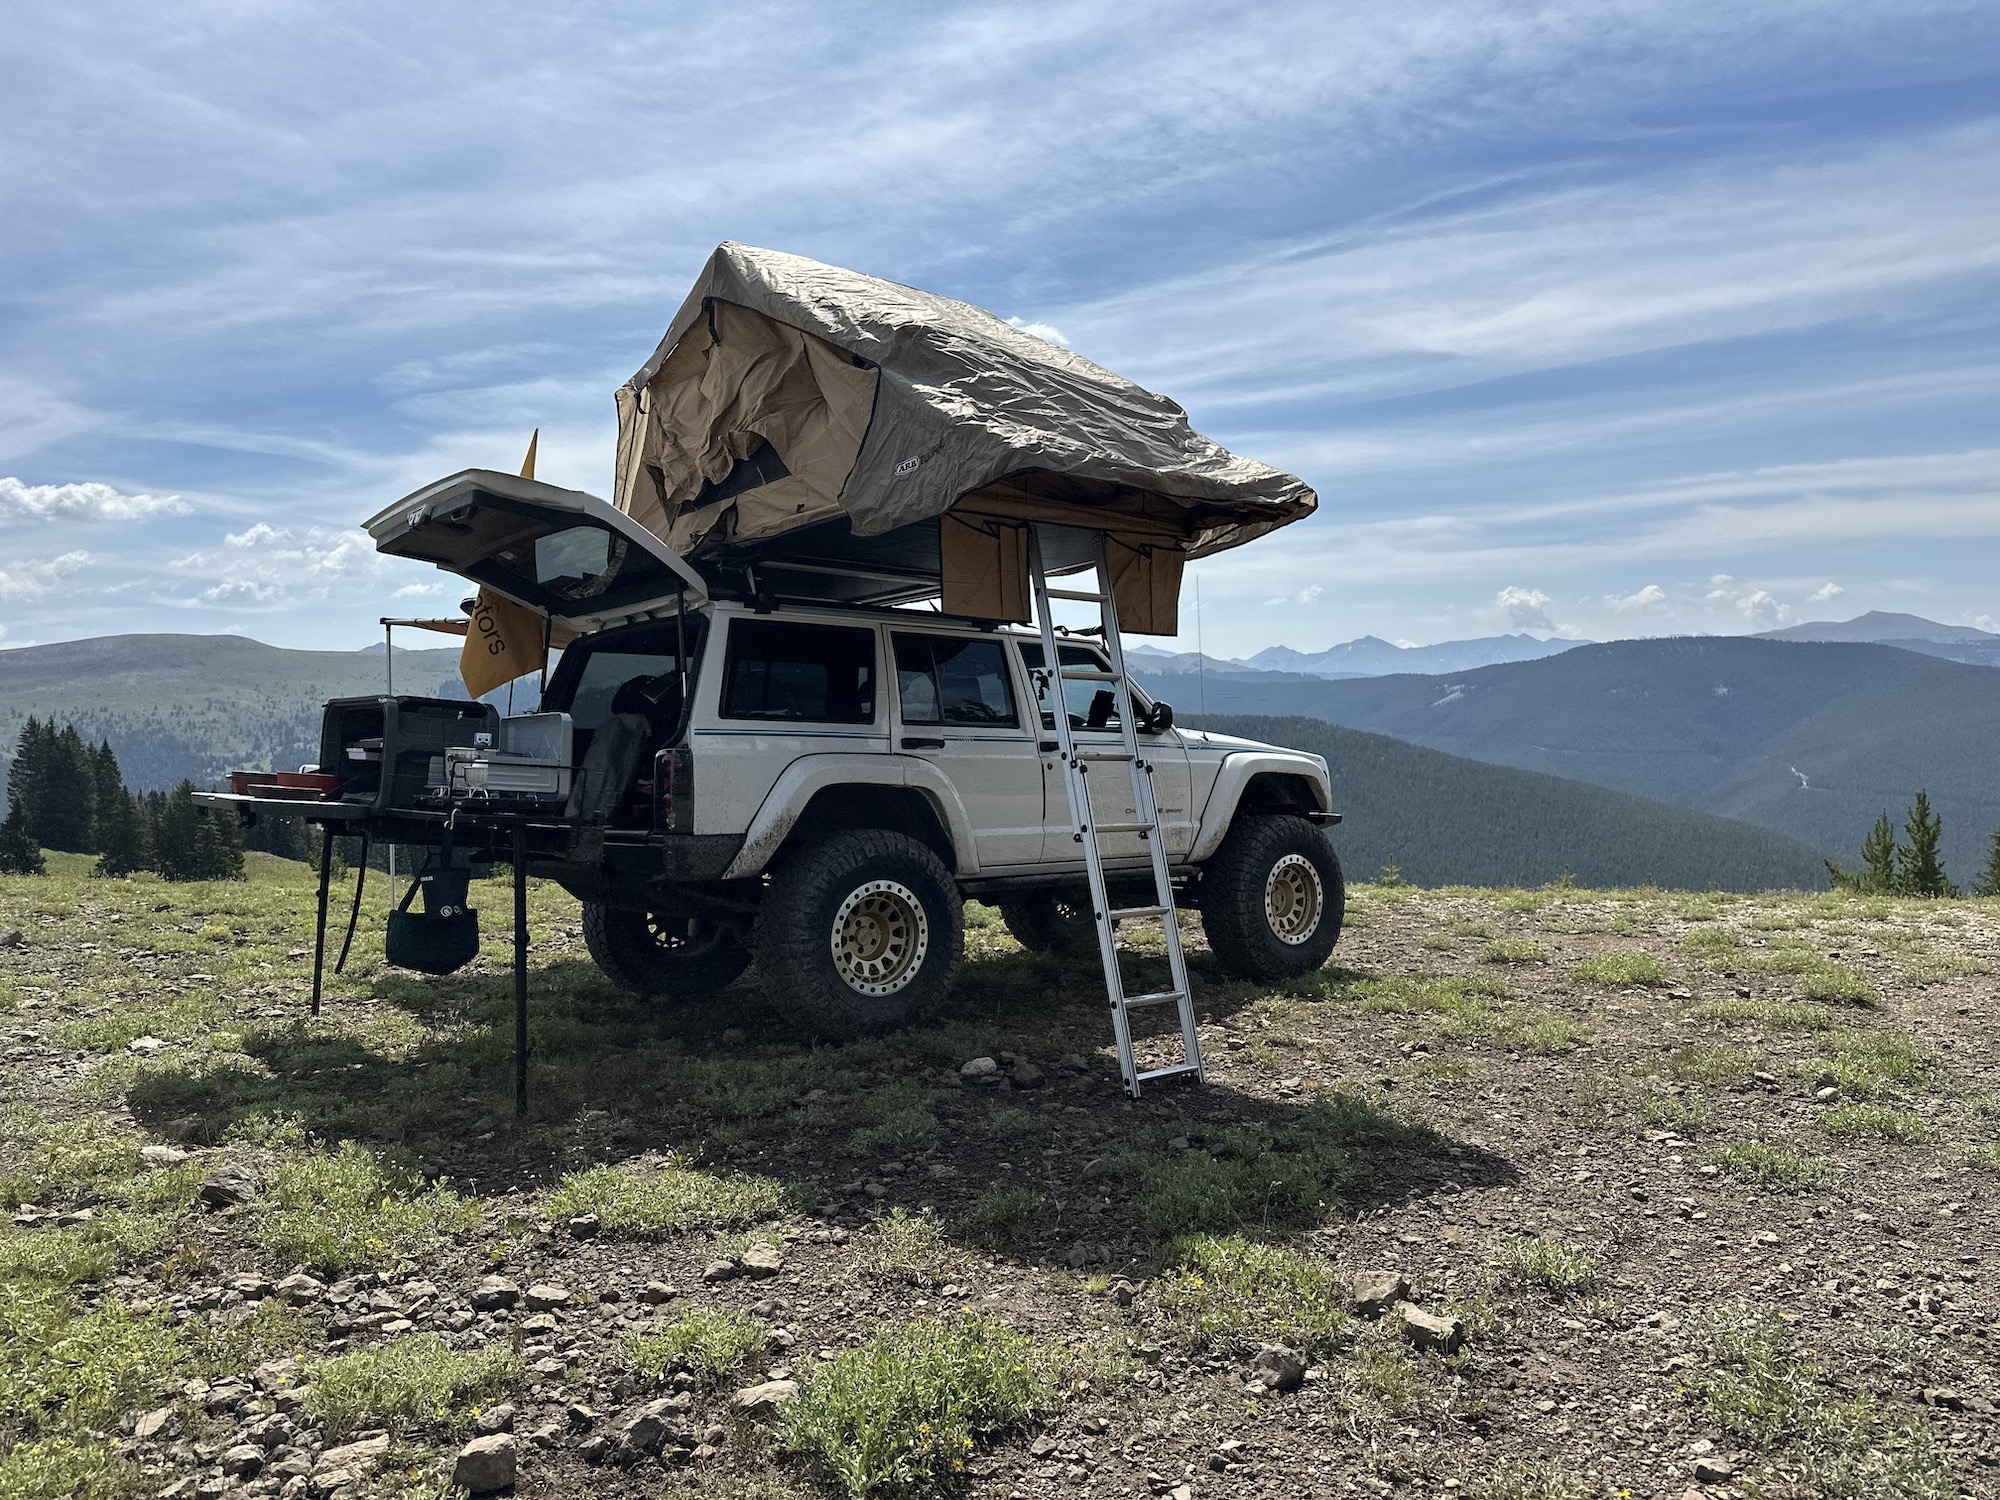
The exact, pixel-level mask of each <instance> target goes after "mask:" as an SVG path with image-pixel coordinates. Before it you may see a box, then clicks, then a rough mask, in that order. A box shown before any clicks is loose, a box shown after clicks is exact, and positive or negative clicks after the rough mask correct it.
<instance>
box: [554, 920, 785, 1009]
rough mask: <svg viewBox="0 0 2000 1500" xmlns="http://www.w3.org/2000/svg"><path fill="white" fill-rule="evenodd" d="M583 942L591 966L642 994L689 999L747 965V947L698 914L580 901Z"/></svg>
mask: <svg viewBox="0 0 2000 1500" xmlns="http://www.w3.org/2000/svg"><path fill="white" fill-rule="evenodd" d="M583 941H584V946H585V947H587V948H589V949H590V956H591V957H592V958H593V959H595V960H596V961H597V967H598V968H600V969H602V970H603V971H604V972H605V973H606V974H608V975H610V976H611V978H613V979H614V980H616V981H617V982H618V983H619V984H621V985H623V986H624V987H625V988H626V989H628V990H637V991H638V992H639V993H640V994H642V995H669V996H672V997H674V998H675V999H682V998H685V999H695V998H697V997H699V996H702V995H709V994H713V993H714V992H715V991H717V990H719V989H721V988H722V987H723V986H724V985H725V984H728V983H729V982H730V981H731V980H732V979H734V978H736V976H737V975H739V974H741V973H742V972H743V971H744V970H745V969H747V968H748V967H750V950H749V949H748V948H746V947H745V946H744V945H743V940H742V939H741V938H740V937H739V936H738V935H737V934H736V933H735V932H734V931H733V930H731V929H730V928H727V927H723V926H720V925H718V924H717V923H714V922H710V921H707V920H705V919H703V918H700V917H678V916H668V915H666V914H664V913H660V912H647V911H628V910H625V909H624V908H621V907H611V906H606V905H604V904H603V903H602V902H597V901H586V902H584V904H583Z"/></svg>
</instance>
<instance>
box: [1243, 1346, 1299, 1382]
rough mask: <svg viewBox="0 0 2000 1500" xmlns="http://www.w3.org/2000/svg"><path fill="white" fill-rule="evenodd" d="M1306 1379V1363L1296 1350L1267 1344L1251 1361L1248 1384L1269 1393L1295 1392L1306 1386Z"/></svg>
mask: <svg viewBox="0 0 2000 1500" xmlns="http://www.w3.org/2000/svg"><path fill="white" fill-rule="evenodd" d="M1305 1379H1306V1362H1305V1361H1304V1360H1303V1359H1301V1358H1300V1357H1299V1353H1298V1351H1297V1350H1296V1349H1287V1348H1286V1347H1285V1346H1284V1345H1283V1344H1266V1345H1264V1346H1263V1347H1262V1348H1260V1349H1259V1350H1258V1351H1257V1353H1256V1355H1255V1356H1254V1357H1253V1358H1252V1359H1251V1361H1250V1374H1249V1377H1248V1379H1247V1381H1246V1383H1247V1384H1250V1385H1259V1386H1262V1387H1263V1388H1264V1389H1265V1390H1267V1391H1295V1390H1297V1389H1298V1388H1299V1387H1300V1386H1302V1385H1304V1384H1305Z"/></svg>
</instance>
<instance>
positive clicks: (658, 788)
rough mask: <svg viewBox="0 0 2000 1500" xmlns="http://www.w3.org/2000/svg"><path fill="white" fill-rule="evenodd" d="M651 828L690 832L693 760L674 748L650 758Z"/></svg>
mask: <svg viewBox="0 0 2000 1500" xmlns="http://www.w3.org/2000/svg"><path fill="white" fill-rule="evenodd" d="M653 828H654V830H655V831H657V832H661V833H693V832H694V757H693V756H692V755H691V754H689V752H688V747H687V746H685V745H675V746H672V747H671V748H669V749H666V750H662V751H660V752H659V754H658V755H656V756H654V757H653Z"/></svg>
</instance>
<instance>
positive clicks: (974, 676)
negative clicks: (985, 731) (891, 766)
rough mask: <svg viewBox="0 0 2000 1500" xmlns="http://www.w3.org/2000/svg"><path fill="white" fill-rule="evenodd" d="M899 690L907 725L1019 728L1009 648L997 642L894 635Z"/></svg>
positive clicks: (944, 636)
mask: <svg viewBox="0 0 2000 1500" xmlns="http://www.w3.org/2000/svg"><path fill="white" fill-rule="evenodd" d="M892 639H893V640H894V641H895V643H896V691H897V695H898V701H899V703H900V704H901V706H902V713H903V722H904V723H905V724H981V725H988V726H1000V727H1004V728H1008V729H1012V728H1014V727H1016V726H1017V725H1018V724H1019V723H1020V719H1019V717H1018V716H1017V715H1016V714H1015V712H1014V689H1013V684H1012V683H1010V682H1009V681H1008V678H1007V648H1006V647H1004V646H1003V645H1001V644H1000V642H998V641H996V640H983V641H981V640H966V639H964V638H962V637H957V636H948V635H904V634H903V633H902V632H901V631H897V632H895V634H894V635H893V637H892Z"/></svg>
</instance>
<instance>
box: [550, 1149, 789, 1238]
mask: <svg viewBox="0 0 2000 1500" xmlns="http://www.w3.org/2000/svg"><path fill="white" fill-rule="evenodd" d="M783 1202H784V1189H783V1188H782V1187H781V1186H780V1185H779V1184H778V1183H776V1182H774V1181H772V1180H771V1179H770V1178H768V1177H757V1176H753V1175H751V1174H749V1173H744V1172H727V1173H714V1172H703V1171H699V1170H697V1169H696V1168H693V1167H690V1166H687V1165H685V1164H683V1163H681V1162H678V1161H675V1162H670V1163H668V1164H667V1165H665V1166H662V1167H656V1168H654V1169H652V1170H651V1171H644V1172H641V1171H627V1170H625V1169H624V1168H620V1167H603V1166H600V1167H590V1168H588V1169H586V1170H584V1171H581V1172H571V1173H570V1174H569V1175H568V1176H566V1177H564V1178H563V1180H562V1181H561V1182H559V1183H558V1184H557V1185H556V1190H555V1191H554V1192H553V1193H551V1194H549V1196H548V1199H547V1201H546V1202H545V1203H544V1204H543V1212H545V1213H546V1214H548V1216H549V1217H550V1218H552V1219H558V1220H560V1219H572V1218H575V1217H577V1216H578V1215H579V1214H595V1215H597V1218H598V1221H599V1223H600V1224H601V1226H602V1227H603V1228H604V1229H607V1230H610V1231H611V1232H613V1233H617V1234H633V1235H655V1234H667V1233H677V1232H682V1231H686V1230H690V1229H723V1228H733V1227H737V1226H741V1225H745V1224H753V1223H755V1222H757V1221H758V1220H759V1219H768V1218H770V1217H771V1216H772V1215H773V1214H775V1213H777V1212H778V1210H779V1208H780V1207H781V1206H782V1205H783Z"/></svg>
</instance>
